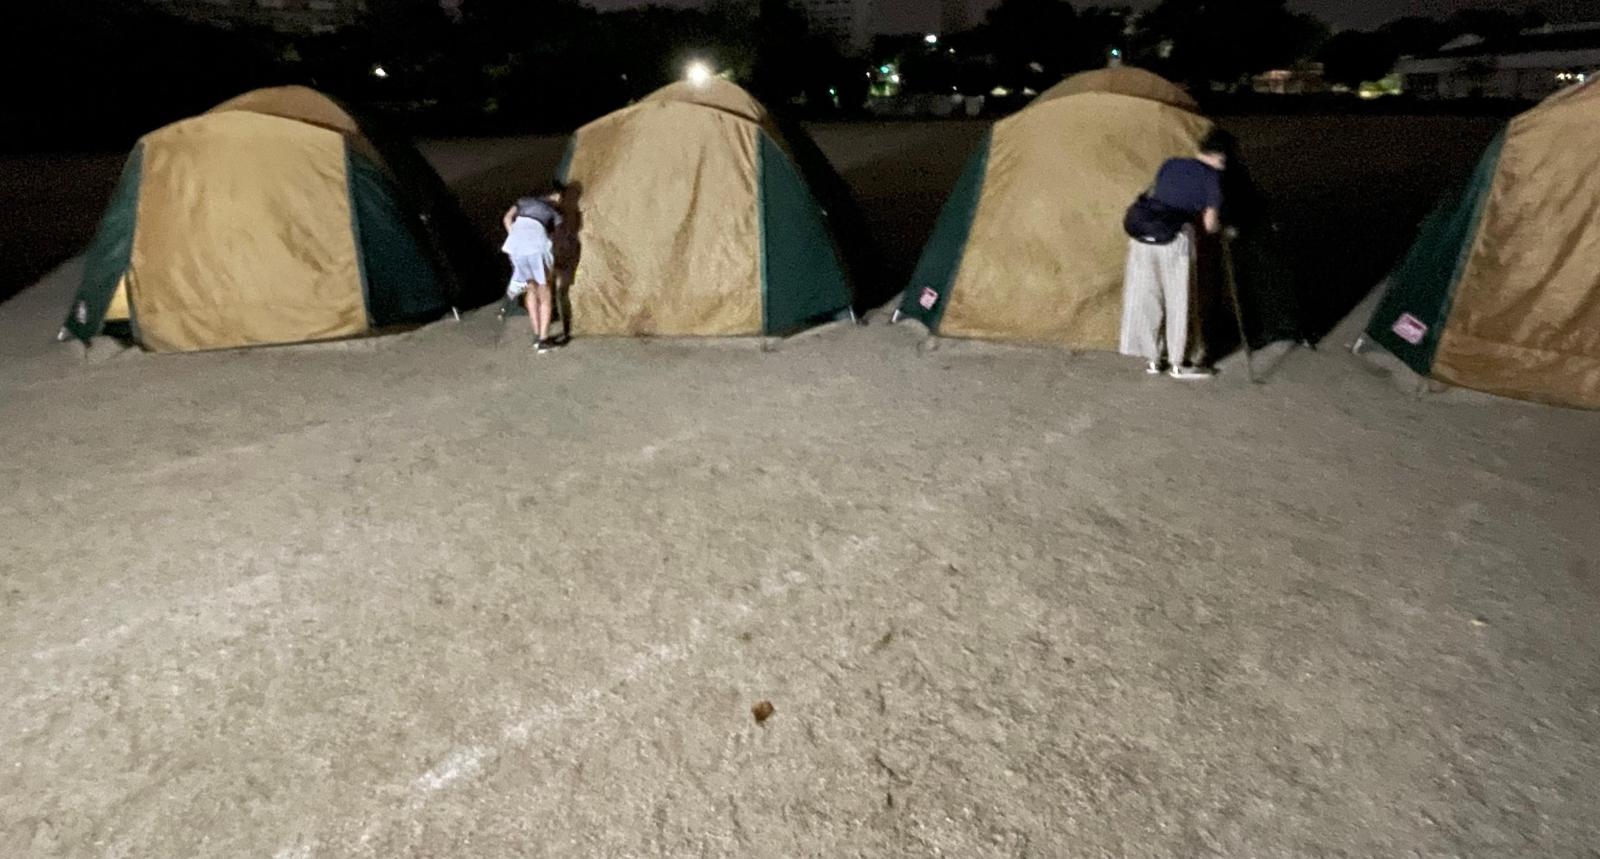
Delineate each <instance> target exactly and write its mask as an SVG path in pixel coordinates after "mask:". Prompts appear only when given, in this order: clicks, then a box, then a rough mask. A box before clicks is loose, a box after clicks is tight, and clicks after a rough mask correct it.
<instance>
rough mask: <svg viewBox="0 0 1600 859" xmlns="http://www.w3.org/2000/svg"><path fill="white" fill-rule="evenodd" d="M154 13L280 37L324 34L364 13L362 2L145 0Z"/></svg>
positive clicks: (320, 0) (334, 0)
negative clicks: (260, 29) (259, 29)
mask: <svg viewBox="0 0 1600 859" xmlns="http://www.w3.org/2000/svg"><path fill="white" fill-rule="evenodd" d="M145 2H146V3H147V4H148V5H150V6H153V7H155V8H157V9H162V10H165V11H166V12H168V13H170V14H173V15H176V16H178V17H180V18H187V19H189V20H191V21H201V22H204V23H208V24H216V25H218V26H223V27H266V28H268V29H272V30H277V31H279V32H284V33H328V32H332V31H334V30H338V29H340V28H341V27H348V26H350V25H352V24H355V23H356V22H357V21H359V20H360V18H361V16H362V14H364V13H365V12H366V6H367V4H366V0H145Z"/></svg>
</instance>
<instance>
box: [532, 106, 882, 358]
mask: <svg viewBox="0 0 1600 859" xmlns="http://www.w3.org/2000/svg"><path fill="white" fill-rule="evenodd" d="M559 178H561V179H562V181H564V182H566V183H567V184H568V185H569V186H570V187H571V188H572V189H573V191H574V192H575V193H576V195H577V199H578V211H579V214H578V218H579V230H578V238H579V245H580V261H579V263H578V266H577V270H576V273H575V275H574V278H573V283H572V287H571V291H570V293H569V299H570V305H571V313H572V321H573V326H574V331H575V332H576V333H577V334H579V335H595V334H599V335H783V334H787V333H792V332H794V331H797V330H800V329H803V328H806V327H809V326H811V325H815V324H816V323H818V322H824V321H828V320H831V319H834V318H838V317H839V316H841V315H843V314H848V313H849V310H850V304H851V292H850V288H849V285H848V283H847V280H846V278H845V274H844V267H843V265H842V264H841V257H840V253H839V250H838V248H837V246H836V244H835V242H834V239H833V236H832V234H831V232H830V230H829V228H828V224H827V221H826V215H825V214H824V213H823V211H822V209H821V207H820V206H819V205H818V204H817V201H816V199H815V197H814V196H813V194H812V192H811V189H810V188H809V187H808V186H807V184H806V182H805V180H804V178H802V174H801V172H800V171H799V170H798V169H797V168H796V166H795V163H794V161H793V160H792V158H791V157H790V155H789V151H788V144H787V143H786V142H785V141H784V139H783V136H782V135H781V134H780V133H779V131H778V130H777V126H776V124H775V123H773V122H772V121H771V119H770V117H769V116H768V114H767V111H766V109H765V108H763V107H762V106H761V104H760V103H759V102H757V101H756V100H755V99H754V98H752V97H751V96H750V95H749V94H748V93H746V92H745V91H744V90H742V89H740V88H739V87H738V86H736V85H734V84H732V83H729V82H727V81H724V80H719V79H713V80H711V81H708V82H705V83H703V84H691V83H678V84H673V85H672V86H669V87H666V88H664V89H662V90H659V91H657V92H655V93H654V94H652V95H650V96H648V97H647V98H645V99H643V100H642V101H640V102H639V103H637V104H634V105H631V106H629V107H626V108H624V109H622V110H619V111H617V112H615V113H612V114H610V115H608V116H605V117H602V118H601V119H598V120H596V121H594V122H592V123H590V124H588V125H586V126H584V127H583V128H580V129H579V130H578V132H577V133H576V134H575V135H574V136H573V139H572V143H571V145H570V146H569V149H568V152H567V157H566V159H565V160H564V161H563V163H562V167H561V170H560V172H559Z"/></svg>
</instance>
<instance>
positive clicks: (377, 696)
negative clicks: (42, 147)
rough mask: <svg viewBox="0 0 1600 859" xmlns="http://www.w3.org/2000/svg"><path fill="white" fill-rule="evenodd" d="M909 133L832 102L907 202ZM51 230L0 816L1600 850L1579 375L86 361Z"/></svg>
mask: <svg viewBox="0 0 1600 859" xmlns="http://www.w3.org/2000/svg"><path fill="white" fill-rule="evenodd" d="M950 128H951V129H953V130H952V131H951V132H950V133H951V134H953V135H971V134H973V133H974V128H973V127H968V126H951V127H950ZM976 130H977V132H981V128H977V129H976ZM1319 133H1320V132H1319ZM1329 133H1332V132H1329ZM1348 133H1350V134H1357V133H1360V134H1366V135H1369V136H1371V135H1374V134H1379V133H1380V132H1378V131H1374V130H1373V129H1371V128H1367V129H1364V130H1360V131H1359V132H1357V131H1350V132H1348ZM1474 133H1476V132H1474ZM927 135H928V132H927V130H926V129H922V130H921V131H918V130H917V128H916V127H913V126H888V127H883V128H877V129H874V128H873V127H865V128H858V129H835V130H833V131H832V132H828V131H827V130H825V133H819V135H818V138H819V142H821V143H822V145H823V146H824V148H825V149H829V151H830V152H831V153H839V154H836V155H835V160H836V162H841V169H843V170H844V171H845V172H846V174H847V178H852V181H853V182H854V183H856V184H857V186H858V188H860V189H861V190H862V193H863V197H864V198H866V199H867V200H868V201H869V203H871V202H873V201H876V203H874V204H873V205H871V206H869V209H870V211H869V214H870V215H871V217H872V218H873V221H874V224H875V225H878V227H877V228H882V229H888V227H887V226H885V225H893V224H896V223H900V224H905V223H911V224H915V223H916V221H917V219H918V218H921V217H924V215H927V214H928V213H925V212H924V211H923V208H922V207H921V205H920V204H918V203H917V202H916V201H918V200H921V199H922V198H923V197H927V198H929V199H933V198H935V197H936V196H937V194H936V193H935V192H933V191H929V190H927V188H926V187H925V186H913V185H906V187H907V188H908V191H907V192H906V193H907V194H908V195H909V196H908V197H907V198H906V199H909V200H911V202H910V203H908V204H906V214H905V216H904V218H905V219H904V220H902V221H896V220H895V218H894V217H893V215H892V214H891V213H890V212H888V211H886V209H885V208H884V206H883V203H884V202H885V201H889V202H892V201H893V198H892V197H890V196H889V192H888V190H887V189H888V188H891V187H893V186H894V185H895V184H904V183H909V182H911V181H913V180H912V179H910V178H907V177H915V176H921V177H923V179H922V181H936V180H938V179H939V178H941V177H944V176H950V177H953V175H954V172H955V171H956V170H958V169H959V166H960V159H961V158H962V157H963V156H964V154H965V153H964V152H963V151H959V150H961V149H962V148H963V147H962V146H961V145H960V144H959V143H958V142H951V141H946V142H947V143H948V145H945V146H941V147H938V148H939V149H940V150H941V151H943V155H942V157H939V158H935V157H933V156H928V155H926V154H925V152H926V150H927V149H928V148H930V147H926V146H922V148H915V147H918V146H919V145H922V144H925V143H926V141H927ZM1470 137H1471V135H1469V134H1467V133H1464V132H1463V133H1461V134H1458V135H1456V136H1454V137H1449V138H1446V137H1442V136H1441V137H1439V138H1438V139H1437V140H1436V141H1434V142H1433V143H1431V144H1429V145H1433V146H1435V147H1455V148H1459V149H1461V150H1463V151H1467V150H1471V149H1473V148H1475V147H1476V145H1478V144H1479V143H1481V141H1475V140H1472V139H1468V138H1470ZM1298 139H1299V138H1298V137H1296V136H1293V135H1287V136H1285V138H1284V140H1285V141H1286V142H1285V143H1284V144H1283V145H1284V146H1288V147H1289V151H1288V153H1287V154H1285V155H1284V160H1285V161H1286V162H1293V161H1295V160H1297V159H1296V158H1294V157H1293V155H1294V150H1295V148H1296V147H1297V146H1298V144H1297V143H1293V141H1296V140H1298ZM862 141H865V142H864V143H863V142H862ZM541 145H542V146H543V147H544V148H539V147H534V146H531V145H530V148H528V149H522V148H520V147H519V146H517V145H514V144H511V143H508V142H504V141H501V142H491V143H489V144H484V146H487V147H494V146H499V147H502V148H501V149H500V150H496V151H488V152H486V151H485V150H484V149H483V148H481V147H478V146H473V145H469V144H462V143H447V144H439V145H437V146H435V147H432V148H431V149H430V152H431V153H432V154H433V155H434V156H435V157H437V158H439V159H441V163H442V164H443V165H444V167H445V169H446V172H448V173H449V174H450V175H451V177H452V178H453V179H455V180H456V181H457V182H458V184H459V187H461V188H462V189H463V195H464V196H466V197H468V198H470V197H471V195H472V194H484V195H492V194H491V192H492V193H493V194H499V195H501V196H503V195H504V194H506V193H507V192H508V190H509V188H511V187H513V186H509V185H508V186H502V187H500V188H498V189H497V188H495V187H494V181H495V178H496V177H497V176H504V175H528V176H536V175H538V174H539V172H540V170H541V169H542V168H541V167H539V166H537V165H533V164H531V163H530V159H541V160H543V159H547V158H552V157H556V156H558V155H559V147H558V146H556V147H554V148H555V156H550V155H547V154H546V150H547V149H550V148H551V147H550V146H549V145H548V144H541ZM1260 145H1262V146H1266V144H1260ZM1420 145H1421V144H1419V146H1420ZM905 147H913V148H915V151H913V150H912V149H906V148H905ZM841 150H845V151H842V152H841ZM496 152H499V153H502V154H496ZM852 153H853V156H852ZM503 157H509V158H513V159H517V163H515V164H509V163H506V162H504V161H502V160H501V159H502V158H503ZM852 157H853V158H854V160H852ZM1468 166H1470V165H1469V164H1463V163H1454V162H1453V163H1452V166H1450V167H1448V168H1444V167H1441V168H1435V169H1436V171H1437V172H1438V174H1439V175H1440V176H1441V177H1443V176H1445V175H1446V174H1449V173H1450V172H1451V171H1455V172H1456V173H1460V172H1463V171H1465V170H1466V169H1467V167H1468ZM1338 181H1339V179H1338V178H1337V176H1335V177H1332V178H1329V179H1327V183H1328V184H1329V185H1333V184H1336V183H1337V182H1338ZM1343 181H1345V182H1346V183H1347V184H1348V183H1349V182H1350V181H1351V179H1350V177H1349V176H1346V177H1345V179H1344V180H1343ZM1402 192H1403V189H1402ZM1351 193H1355V194H1360V193H1364V192H1362V191H1360V190H1354V191H1352V192H1351ZM896 229H899V230H906V231H909V230H912V229H914V227H907V226H900V227H897V228H896ZM893 250H894V249H893V248H889V249H886V255H889V254H891V253H893ZM1345 253H1346V256H1347V257H1348V258H1349V260H1350V261H1351V264H1352V265H1356V264H1361V263H1360V261H1359V260H1358V259H1357V257H1358V256H1359V255H1358V254H1357V253H1356V252H1355V251H1354V250H1353V249H1351V248H1346V249H1345ZM1374 264H1381V261H1379V262H1378V263H1374ZM76 274H77V272H76V269H75V267H74V265H73V264H68V265H67V266H65V267H64V268H62V269H61V270H59V271H57V272H55V273H54V274H53V275H51V277H50V278H48V279H47V280H46V281H45V282H44V283H43V284H41V285H40V286H38V287H36V288H34V289H31V290H28V291H26V292H24V293H22V294H21V295H19V296H17V297H16V298H14V299H12V300H11V301H9V302H7V303H5V304H4V305H0V362H3V364H0V368H3V370H0V451H3V455H0V523H3V524H0V690H4V693H5V694H4V695H3V696H0V749H3V750H4V755H3V756H0V856H5V857H12V856H18V857H35V856H38V857H54V856H92V857H102V856H103V857H144V856H161V857H167V856H218V857H234V856H262V857H271V858H272V859H309V857H343V856H357V857H394V856H418V857H424V856H426V857H445V856H452V857H453V856H475V857H478V856H481V857H502V856H562V857H567V856H640V855H670V856H742V857H752V856H754V857H768V856H770V857H796V856H827V857H834V856H870V857H891V856H896V857H897V856H938V855H943V856H961V857H988V856H996V857H999V856H1041V857H1043V856H1108V857H1110V856H1161V857H1166V856H1171V857H1192V856H1205V855H1216V856H1228V857H1244V856H1252V857H1253V856H1374V857H1378V856H1382V857H1390V856H1429V857H1432V856H1532V855H1537V856H1560V857H1594V856H1600V851H1597V849H1596V847H1597V845H1600V823H1597V822H1596V820H1595V816H1594V811H1595V809H1596V808H1600V779H1596V777H1595V773H1596V772H1597V771H1600V627H1597V625H1596V624H1595V622H1594V618H1595V616H1596V612H1597V610H1600V562H1597V561H1596V560H1594V558H1595V557H1596V555H1597V549H1600V535H1597V534H1596V530H1595V523H1596V521H1597V520H1596V515H1595V510H1596V509H1597V507H1600V461H1597V460H1596V458H1595V456H1594V450H1595V443H1596V441H1597V440H1600V414H1595V413H1585V412H1576V411H1567V410H1559V409H1549V408H1540V407H1535V406H1528V405H1524V404H1519V403H1514V402H1509V401H1505V400H1499V399H1494V398H1487V397H1461V396H1449V397H1442V398H1441V397H1425V398H1419V397H1417V396H1414V395H1412V394H1410V393H1407V392H1406V390H1404V385H1401V384H1397V383H1396V381H1395V380H1393V379H1391V378H1389V377H1388V376H1387V375H1385V374H1384V373H1383V372H1382V371H1380V370H1377V369H1374V368H1373V367H1371V366H1369V365H1367V364H1365V363H1363V362H1360V361H1358V360H1356V359H1353V358H1351V357H1350V356H1348V355H1347V354H1345V353H1343V352H1342V351H1341V350H1339V349H1336V348H1332V346H1331V345H1330V347H1329V348H1325V349H1324V350H1323V351H1321V352H1317V353H1309V352H1297V353H1293V354H1291V355H1289V356H1288V357H1287V358H1286V359H1284V360H1283V361H1282V362H1281V363H1280V364H1279V365H1278V367H1277V369H1276V371H1275V372H1274V374H1273V375H1272V378H1271V379H1270V381H1269V383H1268V384H1265V385H1259V386H1253V385H1250V384H1248V383H1246V382H1245V381H1244V380H1243V379H1242V378H1240V377H1239V375H1238V374H1237V373H1231V374H1228V375H1225V376H1224V377H1223V378H1221V379H1219V380H1217V381H1216V382H1215V383H1213V384H1205V385H1191V386H1181V385H1178V384H1175V383H1170V382H1168V381H1167V380H1159V379H1158V380H1150V379H1147V378H1145V377H1144V376H1143V375H1142V374H1141V373H1139V372H1138V368H1137V367H1134V366H1130V365H1129V364H1128V363H1127V362H1126V361H1125V360H1123V359H1119V358H1116V357H1115V356H1109V355H1071V354H1067V353H1064V352H1059V351H1052V350H1031V349H1014V348H1004V347H996V346H986V345H981V344H968V343H950V342H941V343H937V344H932V345H931V347H930V344H925V343H922V342H921V339H920V338H919V336H918V334H917V332H916V331H915V330H913V329H911V328H905V327H902V328H888V327H878V326H873V327H864V328H852V327H845V328H834V329H830V330H826V331H823V332H820V333H817V334H814V335H811V336H808V337H805V338H802V339H799V340H796V341H792V342H788V343H785V344H782V346H781V347H780V348H779V349H778V350H777V351H772V352H763V351H761V350H760V349H759V348H757V346H756V345H755V344H753V343H749V342H739V341H735V342H704V343H696V342H672V341H639V342H631V341H614V340H610V341H608V340H596V341H579V342H577V343H575V344H573V345H572V346H571V347H570V348H569V349H567V350H565V351H563V352H560V353H557V354H555V355H549V356H536V355H534V354H532V352H531V350H530V349H529V348H528V343H527V339H526V336H525V335H524V334H523V333H522V332H521V331H520V330H519V329H511V330H502V328H501V326H500V324H499V323H498V322H497V321H496V320H495V319H494V318H493V316H492V314H489V313H478V314H474V315H470V316H469V317H468V318H467V319H466V320H465V321H463V322H461V323H454V322H447V323H441V324H438V325H434V326H431V327H428V328H425V329H422V330H419V331H416V332H413V333H410V334H407V335H402V336H397V337H389V338H383V339H377V340H366V341H358V342H354V343H348V344H336V345H328V346H318V347H303V348H287V349H264V350H253V351H243V352H227V353H215V354H201V355H189V356H149V355H143V354H139V353H132V352H126V353H119V352H116V351H114V350H112V349H110V348H108V347H105V346H96V347H95V348H94V349H91V350H90V352H89V356H88V358H87V359H86V358H84V357H81V356H80V355H79V354H78V352H77V350H75V349H73V348H71V347H57V346H55V345H54V344H53V343H50V342H49V337H50V335H51V334H53V333H54V331H55V326H56V323H57V319H58V317H59V314H60V312H61V310H62V308H64V307H65V306H66V303H67V296H68V295H69V294H70V291H71V289H72V287H73V282H74V280H75V277H76ZM1341 300H1342V299H1341ZM762 700H768V701H770V702H771V703H772V704H773V706H774V708H775V710H774V713H773V715H772V716H771V718H770V719H768V720H767V721H766V722H765V723H764V724H761V725H758V724H757V723H756V721H755V719H753V718H752V715H751V707H752V705H754V704H756V703H757V702H758V701H762Z"/></svg>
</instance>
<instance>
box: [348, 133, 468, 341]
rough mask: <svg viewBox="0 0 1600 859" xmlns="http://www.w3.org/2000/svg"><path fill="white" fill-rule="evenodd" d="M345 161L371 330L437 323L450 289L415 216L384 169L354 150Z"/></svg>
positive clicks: (351, 150) (353, 224) (351, 212)
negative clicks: (419, 232)
mask: <svg viewBox="0 0 1600 859" xmlns="http://www.w3.org/2000/svg"><path fill="white" fill-rule="evenodd" d="M345 157H346V164H347V170H346V174H347V175H348V177H349V182H350V216H351V220H352V222H353V223H352V225H351V226H352V228H353V229H354V230H355V234H356V243H357V246H358V251H359V253H358V254H357V259H358V260H359V262H360V264H361V281H362V289H363V290H364V291H365V293H366V299H367V318H368V319H369V320H370V321H371V323H372V327H374V328H382V327H385V326H389V325H408V324H415V323H419V322H426V321H428V320H430V319H435V318H438V316H439V315H440V314H441V313H443V312H444V311H446V310H448V309H449V307H450V305H449V300H448V295H449V294H450V290H449V289H448V288H447V287H446V285H445V281H444V278H443V277H441V273H440V271H439V268H438V267H437V266H436V265H435V264H434V261H433V259H432V258H431V255H430V254H429V253H427V252H426V251H425V250H424V249H423V243H422V241H421V240H419V238H418V236H417V231H415V230H413V229H412V227H411V221H412V220H413V216H412V215H411V214H410V213H409V212H408V211H407V210H406V208H405V207H404V206H403V205H402V204H401V202H400V194H399V192H398V191H397V190H396V189H395V187H394V185H393V184H392V183H391V182H390V181H389V178H388V176H387V175H385V174H384V171H383V169H382V168H381V167H379V166H378V165H377V164H375V163H373V162H372V160H371V159H369V158H366V157H364V156H363V155H361V153H359V152H356V151H355V150H353V149H350V148H349V147H346V148H345Z"/></svg>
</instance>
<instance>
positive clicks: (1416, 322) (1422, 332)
mask: <svg viewBox="0 0 1600 859" xmlns="http://www.w3.org/2000/svg"><path fill="white" fill-rule="evenodd" d="M1390 330H1391V331H1393V332H1394V333H1395V336H1396V337H1399V338H1400V339H1401V340H1404V341H1406V342H1407V343H1410V344H1411V345H1413V346H1415V345H1417V344H1418V343H1421V342H1422V338H1424V337H1426V336H1428V323H1426V322H1423V321H1422V320H1421V319H1418V318H1417V317H1415V316H1412V315H1411V314H1409V313H1402V314H1400V318H1399V319H1396V320H1395V321H1394V327H1393V328H1391V329H1390Z"/></svg>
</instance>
